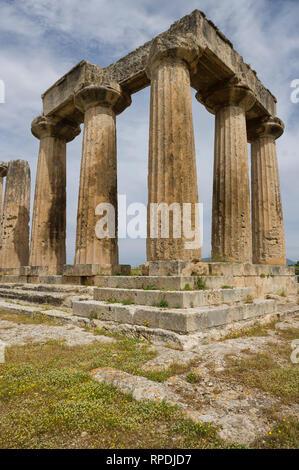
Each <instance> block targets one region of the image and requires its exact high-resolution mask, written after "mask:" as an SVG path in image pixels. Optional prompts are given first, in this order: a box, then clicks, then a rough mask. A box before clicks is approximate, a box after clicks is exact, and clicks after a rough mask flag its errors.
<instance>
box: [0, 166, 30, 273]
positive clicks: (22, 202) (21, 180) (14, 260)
mask: <svg viewBox="0 0 299 470" xmlns="http://www.w3.org/2000/svg"><path fill="white" fill-rule="evenodd" d="M29 218H30V168H29V164H28V162H26V161H24V160H12V161H10V162H9V165H8V172H7V178H6V186H5V196H4V205H3V221H2V248H1V267H2V268H19V267H20V266H27V265H28V255H29Z"/></svg>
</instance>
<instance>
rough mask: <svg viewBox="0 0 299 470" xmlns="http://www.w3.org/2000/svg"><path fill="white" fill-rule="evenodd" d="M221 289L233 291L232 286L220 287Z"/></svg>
mask: <svg viewBox="0 0 299 470" xmlns="http://www.w3.org/2000/svg"><path fill="white" fill-rule="evenodd" d="M221 289H233V286H225V285H224V286H221Z"/></svg>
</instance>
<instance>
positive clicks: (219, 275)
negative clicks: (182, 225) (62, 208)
mask: <svg viewBox="0 0 299 470" xmlns="http://www.w3.org/2000/svg"><path fill="white" fill-rule="evenodd" d="M78 269H79V271H78ZM98 272H99V271H98V270H97V269H96V268H94V267H85V268H84V270H83V271H82V268H81V267H80V268H77V271H76V270H71V268H69V267H66V268H65V270H64V273H65V274H62V275H56V276H51V275H49V274H47V273H46V272H45V271H44V270H42V271H41V272H40V273H38V272H36V271H35V272H33V271H30V269H27V268H26V267H25V268H21V269H20V270H19V274H17V272H16V270H11V271H10V273H9V274H8V273H6V272H2V275H1V282H0V303H1V308H3V303H10V302H12V303H14V302H17V303H19V302H26V303H27V305H28V303H29V306H31V307H32V308H33V309H34V306H37V305H42V306H43V307H42V308H41V307H39V310H41V311H45V310H47V309H50V310H51V309H52V310H54V311H55V309H57V308H59V309H62V311H64V310H66V311H67V315H68V318H70V316H71V318H72V319H73V321H75V322H76V321H78V322H79V323H80V322H83V323H84V322H85V323H86V322H87V323H89V322H93V324H95V325H97V326H99V327H100V328H104V329H107V330H109V331H112V332H118V333H124V334H129V335H135V336H139V337H143V338H147V339H149V340H150V341H154V342H156V343H158V344H161V343H162V344H165V343H167V344H168V345H172V346H174V347H182V348H187V349H188V348H190V347H191V348H193V347H195V348H196V345H198V344H199V343H200V342H201V341H203V339H207V338H211V337H213V336H215V337H218V336H219V335H220V336H221V335H223V334H227V333H228V332H229V331H231V330H236V329H240V328H243V327H247V326H250V325H253V324H255V323H263V322H267V321H271V320H272V319H273V318H276V317H277V315H279V313H278V310H277V301H279V300H280V299H281V300H283V299H284V298H286V297H287V296H293V297H294V296H296V295H297V290H298V283H297V278H296V276H295V274H294V269H293V268H287V267H282V266H266V265H250V264H241V263H240V264H239V263H212V262H211V263H203V262H199V261H197V262H192V263H190V262H183V261H170V262H168V261H165V262H163V261H162V262H161V261H160V262H158V263H157V262H149V263H146V264H145V265H144V266H143V268H142V272H143V273H144V275H138V276H135V275H129V276H124V275H121V274H120V273H118V274H117V275H112V276H106V275H100V274H98ZM82 273H84V274H85V276H83V275H82V276H80V274H82ZM32 274H34V275H32ZM38 274H39V275H38ZM70 274H73V276H72V275H70ZM78 278H79V279H78ZM82 278H83V279H84V282H82ZM12 281H14V282H12ZM71 281H73V282H72V283H70V282H71ZM80 284H81V285H80ZM82 284H83V285H82ZM1 299H2V302H1ZM61 315H62V316H63V315H64V314H60V317H61ZM63 318H64V316H63Z"/></svg>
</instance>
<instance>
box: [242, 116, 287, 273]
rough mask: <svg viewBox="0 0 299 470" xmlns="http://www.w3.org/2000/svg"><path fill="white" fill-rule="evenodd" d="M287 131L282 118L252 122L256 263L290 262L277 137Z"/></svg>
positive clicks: (253, 231) (253, 224)
mask: <svg viewBox="0 0 299 470" xmlns="http://www.w3.org/2000/svg"><path fill="white" fill-rule="evenodd" d="M283 130H284V124H283V122H282V121H281V120H280V119H278V118H272V117H270V118H264V119H261V120H253V121H251V122H249V123H248V140H249V141H250V142H251V188H252V189H251V194H252V195H251V198H252V250H253V262H254V263H255V264H272V265H282V266H285V264H286V252H285V238H284V227H283V217H282V205H281V196H280V184H279V174H278V164H277V154H276V144H275V139H277V138H278V137H280V136H281V135H282V133H283Z"/></svg>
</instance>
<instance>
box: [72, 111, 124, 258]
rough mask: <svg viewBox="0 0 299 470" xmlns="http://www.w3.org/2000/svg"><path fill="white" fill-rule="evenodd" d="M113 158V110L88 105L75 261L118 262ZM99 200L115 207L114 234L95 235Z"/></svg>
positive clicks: (114, 144)
mask: <svg viewBox="0 0 299 470" xmlns="http://www.w3.org/2000/svg"><path fill="white" fill-rule="evenodd" d="M116 159H117V157H116V127H115V113H114V111H113V110H112V109H111V107H110V108H109V107H107V106H100V105H98V106H92V107H90V108H89V109H87V110H86V111H85V115H84V136H83V146H82V162H81V174H80V189H79V202H78V219H77V237H76V254H75V264H102V265H117V264H118V244H117V161H116ZM100 203H110V204H112V205H113V207H114V209H115V224H116V228H115V237H114V238H102V239H98V238H96V234H95V226H96V222H97V220H98V218H99V217H98V216H96V215H95V209H96V207H97V205H98V204H100Z"/></svg>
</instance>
